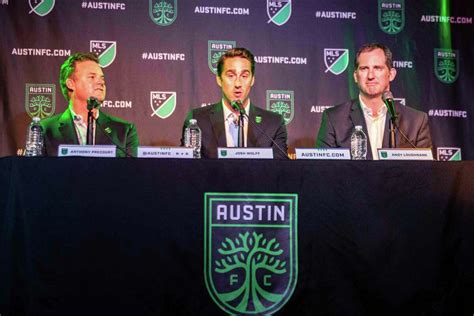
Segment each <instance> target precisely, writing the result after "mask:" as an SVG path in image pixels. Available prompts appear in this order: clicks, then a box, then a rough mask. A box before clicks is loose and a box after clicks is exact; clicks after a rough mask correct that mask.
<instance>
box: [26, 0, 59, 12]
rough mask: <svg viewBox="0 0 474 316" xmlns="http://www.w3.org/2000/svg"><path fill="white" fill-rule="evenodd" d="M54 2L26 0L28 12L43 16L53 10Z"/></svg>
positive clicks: (50, 0) (49, 0) (48, 0)
mask: <svg viewBox="0 0 474 316" xmlns="http://www.w3.org/2000/svg"><path fill="white" fill-rule="evenodd" d="M54 3H55V0H28V4H29V5H30V8H31V11H30V12H29V14H31V13H33V12H34V13H36V14H38V15H39V16H45V15H47V14H48V13H49V12H51V11H52V10H53V8H54Z"/></svg>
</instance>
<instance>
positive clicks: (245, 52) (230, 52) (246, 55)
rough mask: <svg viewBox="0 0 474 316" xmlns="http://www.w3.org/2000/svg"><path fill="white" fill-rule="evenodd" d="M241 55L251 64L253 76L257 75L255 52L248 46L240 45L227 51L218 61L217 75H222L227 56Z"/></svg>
mask: <svg viewBox="0 0 474 316" xmlns="http://www.w3.org/2000/svg"><path fill="white" fill-rule="evenodd" d="M233 57H240V58H245V59H247V60H248V61H249V62H250V64H251V69H252V76H253V75H255V58H254V56H253V54H252V53H251V52H250V51H249V50H248V49H246V48H242V47H238V48H232V49H229V50H228V51H226V52H225V53H224V54H223V55H222V56H221V57H220V58H219V61H218V62H217V75H218V76H219V77H220V76H221V74H222V70H223V69H224V62H225V60H226V59H227V58H233Z"/></svg>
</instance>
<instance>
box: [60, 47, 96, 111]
mask: <svg viewBox="0 0 474 316" xmlns="http://www.w3.org/2000/svg"><path fill="white" fill-rule="evenodd" d="M87 60H90V61H93V62H96V63H97V64H98V63H99V58H98V57H97V56H96V55H95V54H93V53H75V54H73V55H71V56H69V57H68V59H66V61H65V62H64V63H63V64H62V65H61V70H60V71H59V85H60V87H61V92H62V93H63V96H64V97H65V98H66V100H67V101H68V102H69V99H70V98H69V92H70V90H69V88H68V87H67V85H66V80H67V79H69V77H71V74H72V73H73V72H74V70H76V63H77V62H81V61H87Z"/></svg>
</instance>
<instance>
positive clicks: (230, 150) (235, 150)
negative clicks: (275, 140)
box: [217, 147, 273, 159]
mask: <svg viewBox="0 0 474 316" xmlns="http://www.w3.org/2000/svg"><path fill="white" fill-rule="evenodd" d="M217 158H219V159H273V149H271V148H254V147H249V148H239V147H219V148H217Z"/></svg>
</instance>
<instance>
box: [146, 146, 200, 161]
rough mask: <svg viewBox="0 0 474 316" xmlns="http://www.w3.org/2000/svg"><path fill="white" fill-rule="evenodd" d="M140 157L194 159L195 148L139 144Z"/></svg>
mask: <svg viewBox="0 0 474 316" xmlns="http://www.w3.org/2000/svg"><path fill="white" fill-rule="evenodd" d="M137 157H138V158H183V159H192V158H193V149H192V148H188V147H159V146H156V147H155V146H153V147H151V146H138V152H137Z"/></svg>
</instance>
